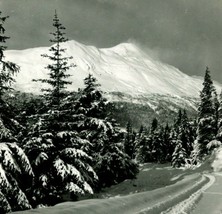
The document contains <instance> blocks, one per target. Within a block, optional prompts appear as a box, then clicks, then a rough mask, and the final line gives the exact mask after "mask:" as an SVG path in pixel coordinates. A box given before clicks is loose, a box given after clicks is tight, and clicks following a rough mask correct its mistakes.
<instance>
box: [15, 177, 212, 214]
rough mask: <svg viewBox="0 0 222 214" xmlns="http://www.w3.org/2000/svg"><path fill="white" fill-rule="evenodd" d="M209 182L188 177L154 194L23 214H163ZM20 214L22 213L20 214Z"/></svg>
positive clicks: (87, 201) (85, 202)
mask: <svg viewBox="0 0 222 214" xmlns="http://www.w3.org/2000/svg"><path fill="white" fill-rule="evenodd" d="M207 182H208V179H207V178H206V177H202V176H201V175H200V174H193V175H189V176H186V177H185V179H183V180H182V181H179V182H177V183H176V184H174V185H170V186H167V187H164V188H159V189H156V190H153V191H146V192H141V193H136V194H132V195H127V196H121V197H118V198H109V199H91V200H83V201H79V202H66V203H62V204H58V205H56V206H54V207H51V208H42V209H36V210H30V211H26V212H25V211H23V213H24V214H25V213H27V214H28V213H33V212H35V213H36V214H38V213H39V214H57V213H58V214H69V213H70V214H71V213H78V214H86V213H91V214H104V213H106V214H113V213H121V214H135V213H137V214H139V213H140V214H142V213H146V214H147V213H151V214H153V213H161V212H162V211H164V210H167V209H168V208H169V207H172V206H174V205H175V204H177V203H179V202H180V201H182V200H185V199H186V198H188V197H189V196H190V195H191V194H192V193H194V192H196V191H197V190H198V189H200V188H201V187H202V186H203V185H204V184H205V183H207ZM17 213H19V212H17Z"/></svg>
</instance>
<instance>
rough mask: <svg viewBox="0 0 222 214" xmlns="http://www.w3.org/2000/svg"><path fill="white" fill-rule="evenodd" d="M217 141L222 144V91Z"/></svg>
mask: <svg viewBox="0 0 222 214" xmlns="http://www.w3.org/2000/svg"><path fill="white" fill-rule="evenodd" d="M217 140H219V141H220V142H221V143H222V90H221V93H220V97H219V107H218V132H217Z"/></svg>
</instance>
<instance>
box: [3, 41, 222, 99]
mask: <svg viewBox="0 0 222 214" xmlns="http://www.w3.org/2000/svg"><path fill="white" fill-rule="evenodd" d="M63 46H64V47H65V48H66V54H67V55H68V56H73V59H72V60H71V61H70V62H71V63H74V64H76V65H77V67H74V68H71V69H70V71H69V73H70V74H71V75H72V76H71V81H72V82H73V84H72V85H71V86H69V89H72V90H77V89H78V88H81V87H82V86H83V79H84V78H85V77H86V76H87V74H88V73H92V74H93V75H94V76H95V77H96V78H97V79H98V81H99V83H100V84H101V85H102V89H103V90H104V91H107V92H121V93H126V94H130V95H131V96H138V95H141V94H142V95H144V94H153V93H155V94H161V95H167V94H171V95H173V96H180V97H181V96H189V97H198V95H199V91H200V90H201V88H202V80H201V79H200V78H198V77H191V76H188V75H186V74H184V73H182V72H181V71H180V70H178V69H177V68H175V67H173V66H170V65H167V64H164V63H162V62H159V61H156V60H154V59H152V58H151V57H149V56H148V55H147V54H146V53H144V52H143V51H142V50H141V49H140V48H138V47H137V46H136V45H134V44H131V43H122V44H119V45H117V46H115V47H112V48H103V49H98V48H96V47H93V46H86V45H83V44H81V43H78V42H76V41H68V42H66V43H64V44H63ZM48 49H49V48H48V47H39V48H32V49H26V50H9V51H6V52H5V55H6V59H7V60H10V61H13V62H15V63H17V64H18V65H19V66H20V67H21V72H20V73H19V74H18V75H17V77H16V84H15V88H16V89H19V90H21V91H25V92H36V93H38V92H39V91H40V88H41V87H42V86H41V85H40V83H38V82H37V83H36V82H33V81H32V79H38V78H46V77H47V72H48V71H47V70H46V69H44V67H46V65H47V64H48V63H49V61H48V59H46V58H43V57H41V54H45V53H48ZM217 87H219V86H217Z"/></svg>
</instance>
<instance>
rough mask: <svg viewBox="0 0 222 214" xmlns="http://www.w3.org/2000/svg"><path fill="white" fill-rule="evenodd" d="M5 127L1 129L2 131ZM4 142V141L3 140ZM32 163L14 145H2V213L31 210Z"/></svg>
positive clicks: (0, 166)
mask: <svg viewBox="0 0 222 214" xmlns="http://www.w3.org/2000/svg"><path fill="white" fill-rule="evenodd" d="M2 128H3V127H1V130H2ZM6 131H8V130H6ZM1 141H2V139H1ZM33 176H34V175H33V172H32V168H31V165H30V162H29V160H28V158H27V156H26V155H25V153H24V151H23V150H22V149H21V148H20V147H19V146H18V145H17V144H16V142H14V143H3V142H1V143H0V212H1V213H7V212H11V211H16V210H26V209H30V208H31V205H30V201H29V199H30V198H29V196H30V192H29V191H30V187H31V185H32V180H33Z"/></svg>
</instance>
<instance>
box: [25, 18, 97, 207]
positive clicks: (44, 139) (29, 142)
mask: <svg viewBox="0 0 222 214" xmlns="http://www.w3.org/2000/svg"><path fill="white" fill-rule="evenodd" d="M53 26H54V27H55V29H56V30H55V32H54V33H52V35H53V37H54V39H52V40H50V41H51V42H53V43H55V45H53V46H52V47H51V48H50V49H49V51H50V52H51V53H52V55H47V54H45V55H43V56H44V57H47V58H49V59H50V60H51V62H52V63H51V64H49V65H48V66H47V67H46V68H47V69H48V70H49V79H40V80H37V81H40V82H43V83H47V84H48V85H50V86H51V88H48V89H43V90H42V91H43V92H44V97H45V99H47V100H48V101H49V102H48V103H47V108H46V111H45V112H44V113H40V114H36V115H32V116H31V117H29V119H30V120H31V121H32V122H31V123H30V124H31V125H30V128H29V133H28V135H27V137H26V138H25V139H24V149H25V152H26V154H27V155H28V157H29V159H30V161H31V164H32V166H33V170H34V173H35V183H34V185H33V188H32V191H33V195H34V201H33V204H34V205H35V206H36V205H38V204H46V205H53V204H55V203H58V202H61V201H62V200H63V195H64V194H65V195H70V197H71V198H72V199H76V198H77V197H78V196H79V195H84V194H88V193H89V194H92V193H93V187H94V186H95V183H96V182H97V180H98V176H97V175H96V173H95V172H94V169H93V168H92V166H91V165H92V157H91V156H90V155H89V151H88V148H89V144H90V143H89V141H87V140H86V139H82V138H81V137H80V136H79V134H78V133H77V132H76V131H75V129H74V128H73V121H75V118H72V115H71V113H70V111H72V109H69V108H68V106H71V105H72V104H71V103H69V102H68V103H67V100H68V94H67V93H66V91H65V89H66V86H67V85H68V84H70V82H69V81H68V80H67V78H68V77H69V75H68V74H66V71H67V70H68V69H69V68H70V67H71V66H72V65H69V64H68V60H69V59H70V57H63V54H64V52H65V49H63V48H62V47H61V43H63V42H65V41H66V39H65V38H64V33H63V30H64V29H65V28H64V27H63V26H62V25H61V24H60V22H59V19H58V16H57V14H55V17H54V19H53ZM71 101H72V100H71Z"/></svg>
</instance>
